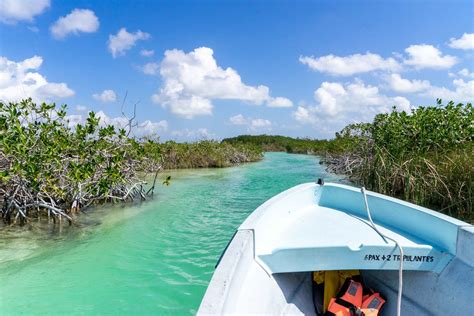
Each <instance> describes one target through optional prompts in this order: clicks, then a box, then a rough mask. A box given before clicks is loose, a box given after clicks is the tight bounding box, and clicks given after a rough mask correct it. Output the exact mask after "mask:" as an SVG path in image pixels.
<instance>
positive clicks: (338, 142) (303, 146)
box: [222, 135, 351, 155]
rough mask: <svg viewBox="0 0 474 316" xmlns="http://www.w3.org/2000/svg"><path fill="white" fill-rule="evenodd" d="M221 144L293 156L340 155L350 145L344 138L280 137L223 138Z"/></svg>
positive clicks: (248, 136) (242, 136)
mask: <svg viewBox="0 0 474 316" xmlns="http://www.w3.org/2000/svg"><path fill="white" fill-rule="evenodd" d="M222 142H223V143H228V144H232V145H245V144H251V145H253V146H255V147H257V148H260V149H261V150H263V151H284V152H287V153H294V154H318V155H320V154H324V153H327V152H329V153H341V152H344V151H346V150H347V149H348V148H349V147H350V146H351V143H348V142H347V139H346V138H336V139H332V140H326V139H310V138H292V137H288V136H280V135H240V136H237V137H232V138H224V139H223V140H222Z"/></svg>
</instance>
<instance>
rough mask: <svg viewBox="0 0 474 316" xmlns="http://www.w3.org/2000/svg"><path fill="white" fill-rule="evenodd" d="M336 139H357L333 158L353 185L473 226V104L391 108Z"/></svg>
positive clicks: (349, 129)
mask: <svg viewBox="0 0 474 316" xmlns="http://www.w3.org/2000/svg"><path fill="white" fill-rule="evenodd" d="M338 135H339V137H340V138H348V139H349V138H350V139H352V140H353V141H354V135H356V136H355V137H356V138H357V146H356V147H353V148H352V149H348V150H346V153H345V157H342V159H339V161H338V160H337V159H336V160H335V161H336V163H341V162H343V161H345V162H346V163H342V165H343V166H342V168H339V170H343V171H344V170H346V171H347V170H349V171H350V172H349V174H350V175H351V178H352V179H353V180H355V181H356V182H359V183H361V184H363V185H365V186H366V187H368V188H370V189H372V190H375V191H377V192H380V193H384V194H388V195H392V196H396V197H400V198H403V199H405V200H407V201H411V202H414V203H417V204H420V205H424V206H427V207H431V208H435V209H438V210H442V211H443V212H445V213H448V214H450V215H452V216H455V217H458V218H460V219H464V220H467V221H470V222H474V212H473V198H474V184H473V179H474V164H473V163H472V161H473V158H474V144H473V140H474V111H473V107H472V104H470V103H468V104H461V103H460V104H454V103H453V102H449V103H448V104H447V105H445V106H443V105H442V103H441V100H438V105H437V106H436V107H419V108H416V109H414V110H412V112H411V113H406V112H403V111H402V112H399V111H397V110H395V109H393V111H392V112H390V113H386V114H379V115H377V116H376V117H375V118H374V121H373V123H371V124H363V125H359V126H348V127H346V129H345V130H343V131H342V132H341V133H339V134H338ZM348 157H349V159H348ZM347 164H352V166H353V167H351V168H348V166H347Z"/></svg>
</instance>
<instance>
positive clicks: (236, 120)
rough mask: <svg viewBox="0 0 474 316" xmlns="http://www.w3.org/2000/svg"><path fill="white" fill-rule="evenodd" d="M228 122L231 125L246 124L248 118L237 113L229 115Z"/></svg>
mask: <svg viewBox="0 0 474 316" xmlns="http://www.w3.org/2000/svg"><path fill="white" fill-rule="evenodd" d="M229 122H230V123H231V124H232V125H247V124H248V120H247V119H246V118H245V117H244V116H243V115H242V114H237V115H234V116H232V117H230V118H229Z"/></svg>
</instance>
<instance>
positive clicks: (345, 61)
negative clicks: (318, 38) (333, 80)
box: [299, 53, 400, 76]
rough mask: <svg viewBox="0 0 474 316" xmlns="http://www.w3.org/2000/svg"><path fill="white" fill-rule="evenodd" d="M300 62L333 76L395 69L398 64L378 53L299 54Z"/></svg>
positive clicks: (397, 67) (397, 68) (398, 66)
mask: <svg viewBox="0 0 474 316" xmlns="http://www.w3.org/2000/svg"><path fill="white" fill-rule="evenodd" d="M299 60H300V62H301V63H303V64H305V65H307V66H308V67H309V68H311V69H312V70H315V71H320V72H323V73H328V74H330V75H334V76H352V75H354V74H357V73H366V72H371V71H374V70H386V71H397V70H399V69H400V65H399V64H398V62H397V61H396V60H395V59H393V58H391V57H390V58H387V59H384V58H383V57H381V56H380V55H377V54H372V53H366V54H354V55H349V56H345V57H340V56H335V55H326V56H321V57H313V56H311V57H308V56H301V57H300V59H299Z"/></svg>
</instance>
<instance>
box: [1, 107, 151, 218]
mask: <svg viewBox="0 0 474 316" xmlns="http://www.w3.org/2000/svg"><path fill="white" fill-rule="evenodd" d="M66 111H67V107H66V106H61V107H57V106H56V105H55V104H54V103H53V104H46V103H42V104H39V105H38V104H35V103H33V102H32V100H31V99H28V100H24V101H22V102H20V103H8V104H7V103H1V102H0V137H1V144H0V146H1V147H0V149H1V150H0V200H1V201H2V202H3V207H2V213H1V214H2V217H3V219H4V221H5V222H7V223H10V222H14V221H16V219H18V218H20V221H26V219H27V217H28V214H29V213H35V214H38V213H39V212H41V211H48V213H49V214H50V215H51V213H52V214H53V215H56V216H58V217H59V218H60V217H61V216H64V217H66V218H68V219H71V216H70V215H68V214H71V213H73V212H74V210H77V209H79V208H80V207H81V206H87V205H90V204H93V203H100V202H105V201H109V200H111V199H123V198H124V196H125V195H126V194H127V192H128V189H127V187H128V186H129V185H131V184H134V183H139V182H140V181H139V180H138V179H137V178H136V172H138V171H139V170H141V169H142V168H143V167H144V166H146V164H145V162H146V159H145V156H144V154H145V152H144V148H143V146H142V144H139V143H137V142H136V141H135V140H134V139H130V138H127V137H126V136H125V133H124V132H123V131H117V130H116V129H115V128H114V127H113V126H110V125H109V126H102V125H101V124H100V119H99V118H98V117H97V116H96V115H95V113H94V112H90V113H89V117H88V118H87V120H86V122H85V124H83V125H81V124H79V125H77V126H75V128H71V127H70V126H69V122H68V121H67V116H66ZM127 196H132V195H131V194H128V195H127ZM73 206H74V207H73ZM12 216H13V217H12Z"/></svg>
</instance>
